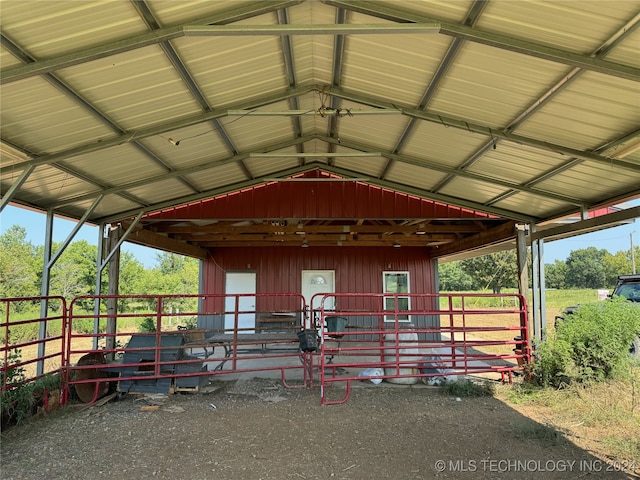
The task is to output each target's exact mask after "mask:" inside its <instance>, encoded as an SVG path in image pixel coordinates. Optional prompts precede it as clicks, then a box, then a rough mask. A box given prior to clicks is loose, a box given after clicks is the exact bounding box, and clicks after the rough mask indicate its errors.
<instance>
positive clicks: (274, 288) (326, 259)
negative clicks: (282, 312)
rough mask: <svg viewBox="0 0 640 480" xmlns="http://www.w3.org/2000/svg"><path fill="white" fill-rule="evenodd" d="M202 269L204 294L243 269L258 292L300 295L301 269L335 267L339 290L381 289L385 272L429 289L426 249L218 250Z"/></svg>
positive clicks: (220, 290) (413, 288)
mask: <svg viewBox="0 0 640 480" xmlns="http://www.w3.org/2000/svg"><path fill="white" fill-rule="evenodd" d="M389 265H391V267H390V268H389V267H388V266H389ZM204 268H205V278H206V279H207V281H206V286H207V290H206V292H205V293H224V283H223V281H222V280H223V278H224V272H225V271H243V270H254V271H256V274H257V291H258V293H300V292H301V287H302V285H301V272H302V270H335V272H336V292H338V293H381V292H382V272H383V271H385V270H400V271H405V270H406V271H409V273H410V277H411V282H412V284H411V287H410V288H411V293H432V291H433V290H432V287H433V282H432V280H431V278H430V277H432V276H433V271H432V268H431V258H430V256H429V255H428V253H427V251H426V249H424V248H402V249H397V248H373V247H371V248H370V247H364V248H354V247H339V248H331V247H315V248H314V247H311V248H278V247H270V248H235V247H234V248H219V249H216V250H214V251H212V252H211V255H209V259H207V260H205V267H204ZM429 288H431V289H429ZM425 289H428V290H425Z"/></svg>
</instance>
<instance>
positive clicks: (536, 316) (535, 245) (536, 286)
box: [531, 225, 547, 340]
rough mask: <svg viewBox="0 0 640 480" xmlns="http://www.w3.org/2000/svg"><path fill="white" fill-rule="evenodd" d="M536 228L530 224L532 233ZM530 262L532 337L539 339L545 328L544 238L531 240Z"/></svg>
mask: <svg viewBox="0 0 640 480" xmlns="http://www.w3.org/2000/svg"><path fill="white" fill-rule="evenodd" d="M536 230H537V227H536V225H532V227H531V232H532V234H533V233H535V232H536ZM531 262H532V264H533V265H532V267H533V268H532V271H533V273H532V274H533V282H532V283H533V291H532V310H533V337H534V338H535V339H537V340H541V339H542V338H543V334H544V330H545V329H546V328H547V316H546V308H547V306H546V296H545V280H544V240H542V239H537V240H532V241H531Z"/></svg>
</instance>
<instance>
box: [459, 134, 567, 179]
mask: <svg viewBox="0 0 640 480" xmlns="http://www.w3.org/2000/svg"><path fill="white" fill-rule="evenodd" d="M566 160H567V159H566V158H565V157H563V156H562V155H558V154H554V153H551V152H542V151H540V150H537V149H534V148H531V147H524V146H522V145H516V144H513V143H510V142H499V143H497V145H496V148H495V150H494V149H491V150H490V151H488V152H487V153H486V154H485V155H483V156H482V158H480V159H479V160H478V161H477V162H475V163H474V164H473V165H471V166H470V167H469V168H468V171H469V172H473V173H477V174H481V175H487V176H489V177H493V178H497V179H501V180H504V181H508V182H514V183H518V184H525V183H527V182H529V181H531V180H533V179H535V178H536V177H538V176H539V175H541V174H543V173H545V172H547V171H548V170H551V169H552V168H555V167H558V166H560V165H562V164H563V163H564V162H566Z"/></svg>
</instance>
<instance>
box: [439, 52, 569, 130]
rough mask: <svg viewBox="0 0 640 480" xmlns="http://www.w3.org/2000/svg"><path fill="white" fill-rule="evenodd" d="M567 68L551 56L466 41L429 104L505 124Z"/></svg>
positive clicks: (481, 120) (483, 121)
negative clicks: (553, 61)
mask: <svg viewBox="0 0 640 480" xmlns="http://www.w3.org/2000/svg"><path fill="white" fill-rule="evenodd" d="M566 71H567V67H566V66H563V65H559V64H554V63H552V62H549V61H546V60H541V59H538V58H532V57H524V56H522V55H520V54H517V53H514V52H508V51H504V50H498V51H496V49H495V48H491V47H488V46H485V45H480V44H474V43H470V42H466V43H465V44H464V47H463V48H462V50H461V52H460V53H459V55H458V56H457V58H456V61H455V62H454V64H453V65H452V66H451V68H450V69H449V72H448V74H447V76H446V78H445V79H444V80H443V81H442V84H441V88H439V89H438V91H437V93H436V94H435V95H434V98H433V101H432V102H431V104H430V108H431V109H432V110H433V111H436V112H447V115H450V116H453V117H457V118H464V119H466V120H468V121H472V122H477V123H480V124H483V125H487V126H489V127H492V128H501V127H503V126H504V125H508V124H509V123H510V122H511V121H512V120H513V119H514V118H515V117H517V116H518V114H519V113H520V112H522V111H523V110H525V109H526V108H527V107H528V106H529V105H530V104H532V103H534V102H535V100H536V99H537V98H538V96H539V95H540V94H541V92H543V91H544V89H545V88H546V87H547V86H548V85H550V84H551V83H552V82H555V81H556V80H557V79H558V78H560V77H561V76H562V75H563V74H565V73H566ZM507 85H508V87H506V86H507Z"/></svg>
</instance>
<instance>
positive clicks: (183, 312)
mask: <svg viewBox="0 0 640 480" xmlns="http://www.w3.org/2000/svg"><path fill="white" fill-rule="evenodd" d="M0 300H1V302H2V303H1V304H0V306H1V307H2V313H3V316H4V318H3V323H2V324H0V325H1V326H2V328H3V331H2V332H1V333H2V336H1V337H0V339H2V340H3V341H4V343H3V345H2V350H1V351H2V358H3V364H2V379H3V383H2V390H3V391H5V390H7V389H12V388H15V387H16V386H17V385H18V384H21V383H28V382H32V381H35V380H37V379H38V378H39V375H43V374H44V373H47V372H48V373H60V377H61V382H62V387H61V389H62V398H61V401H62V403H63V404H64V403H67V402H69V400H70V399H71V396H72V395H75V396H76V397H77V398H78V399H79V400H80V402H82V403H92V402H95V401H96V400H97V399H98V398H100V397H102V396H104V395H106V394H107V393H108V392H115V391H118V392H123V393H126V392H129V393H132V392H136V393H145V392H157V391H161V392H167V393H172V392H175V391H198V390H199V389H200V388H201V387H202V386H203V385H204V384H206V383H207V382H208V381H210V380H211V379H213V378H220V379H226V378H230V377H228V376H229V375H236V374H238V373H245V372H257V373H262V372H270V373H271V374H273V373H274V372H275V373H276V374H277V375H279V376H280V378H281V380H282V381H283V383H285V385H287V386H289V387H304V386H311V385H313V384H314V382H316V381H318V382H319V383H320V387H321V388H320V389H321V402H322V403H323V404H331V403H342V402H344V401H346V400H347V399H348V397H349V392H350V389H351V384H352V382H354V381H378V380H382V379H384V380H386V381H389V382H395V383H413V382H416V381H424V382H427V383H436V382H437V379H438V378H450V377H453V376H459V375H477V374H497V375H498V376H499V377H500V378H501V379H502V380H503V381H509V380H510V379H511V375H512V374H513V372H515V371H518V370H521V369H522V366H523V365H524V364H526V363H528V362H529V360H530V343H529V333H528V325H527V323H528V322H527V309H526V302H525V299H524V298H523V297H521V296H519V295H512V294H507V295H488V294H487V295H483V294H422V295H420V294H402V295H400V294H397V295H391V294H330V295H327V294H319V295H318V296H316V297H314V298H313V299H312V300H311V302H310V303H311V305H319V307H318V308H317V309H314V310H313V311H310V310H309V308H308V306H307V305H306V302H305V299H304V298H303V297H302V296H301V295H299V294H251V295H249V294H246V295H245V294H237V295H213V294H212V295H127V296H108V295H104V296H81V297H76V298H74V299H73V300H72V301H71V302H69V305H68V306H67V304H66V302H65V300H64V299H63V298H61V297H32V298H13V299H0ZM25 302H26V303H25ZM29 302H31V304H34V303H38V304H42V305H44V306H45V307H46V308H45V307H43V311H52V312H55V314H53V315H52V314H47V315H41V316H42V317H43V318H21V317H19V315H18V313H19V312H18V310H19V308H20V306H24V305H25V304H27V303H29ZM43 302H46V303H43ZM325 304H327V305H331V306H332V310H328V309H325V308H324V305H325ZM338 306H339V309H338ZM94 311H97V312H99V313H97V314H96V313H94ZM23 325H27V326H29V328H36V326H37V330H38V335H37V338H36V339H28V340H25V339H20V340H16V338H17V337H16V335H14V333H15V332H17V331H18V330H19V329H22V328H26V327H22V326H23ZM34 325H35V326H34ZM27 350H29V352H30V354H29V356H28V358H20V357H19V355H18V354H19V353H20V351H22V354H24V352H25V351H27ZM12 352H13V353H12ZM34 352H35V353H34ZM34 366H35V367H38V366H40V367H39V368H40V370H41V371H42V372H41V373H35V372H34V373H33V375H31V374H30V375H28V376H25V377H24V378H22V379H20V381H18V382H16V381H15V377H14V376H13V374H15V373H16V372H19V371H22V370H21V369H24V368H27V367H30V368H32V369H33V368H34ZM372 372H373V373H372ZM338 386H345V387H346V388H345V389H344V390H342V389H337V388H333V387H338ZM336 391H342V397H341V398H338V399H334V398H333V396H334V395H335V393H334V392H336Z"/></svg>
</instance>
